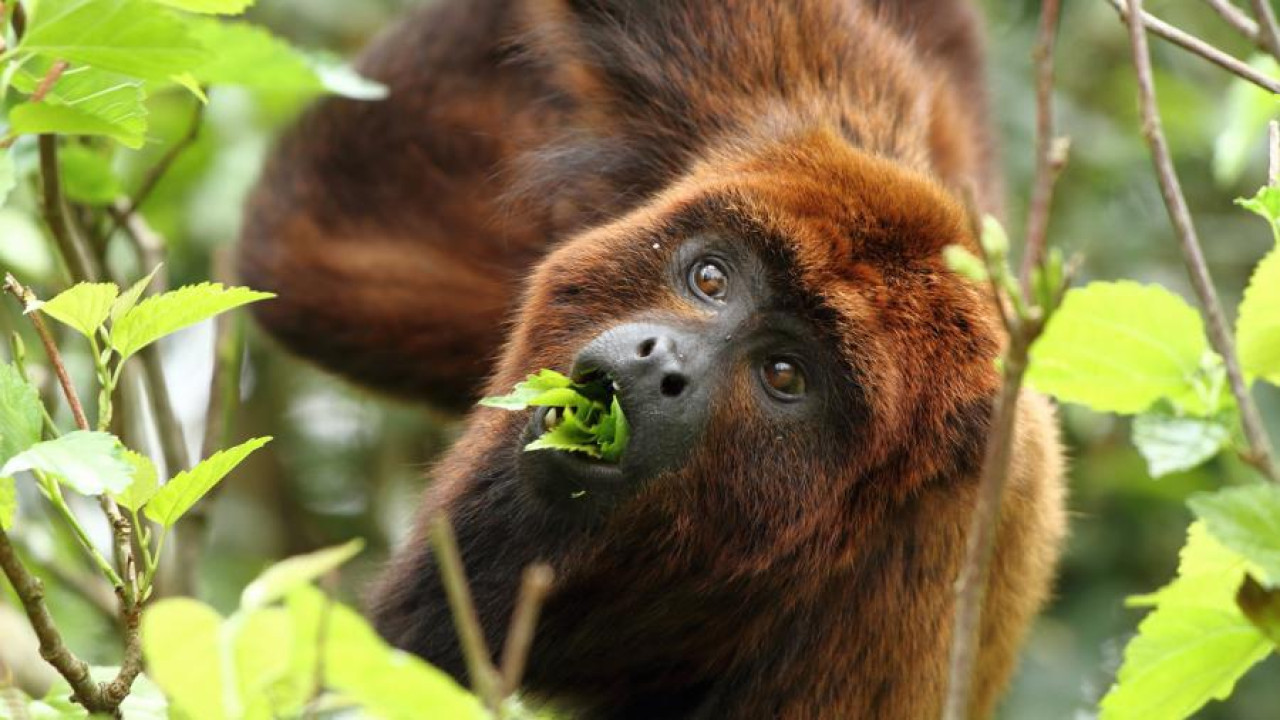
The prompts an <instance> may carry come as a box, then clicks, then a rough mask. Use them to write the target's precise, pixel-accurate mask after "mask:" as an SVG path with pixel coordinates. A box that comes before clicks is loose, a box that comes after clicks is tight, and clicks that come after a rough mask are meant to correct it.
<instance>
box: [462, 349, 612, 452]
mask: <svg viewBox="0 0 1280 720" xmlns="http://www.w3.org/2000/svg"><path fill="white" fill-rule="evenodd" d="M480 404H481V405H484V406H486V407H495V408H500V409H503V410H524V409H526V408H529V407H545V408H548V410H547V411H546V412H547V414H546V416H545V417H546V419H547V422H546V425H547V427H548V428H549V429H548V430H547V431H546V432H544V433H543V434H542V436H541V437H539V438H538V439H536V440H534V441H533V442H531V443H529V444H528V445H525V448H524V449H525V450H563V451H566V452H578V453H582V454H584V455H589V456H591V457H593V458H598V459H602V460H605V461H606V462H615V463H616V462H618V460H619V459H620V458H621V457H622V452H623V450H625V449H626V447H627V442H628V441H629V440H630V437H631V433H630V427H629V426H628V425H627V420H626V418H625V417H623V415H622V405H621V404H619V402H618V398H617V396H616V395H615V394H614V386H613V383H612V382H611V381H609V380H608V379H607V378H600V379H596V380H591V381H588V382H583V383H575V382H573V381H572V380H571V379H569V378H567V377H565V376H564V375H561V374H560V373H558V372H555V371H554V370H542V371H539V372H538V373H536V374H534V375H530V376H529V378H528V379H527V380H525V381H524V382H522V383H519V384H517V385H516V387H515V389H513V390H512V392H511V393H510V394H509V395H504V396H502V397H490V398H485V399H483V400H481V401H480Z"/></svg>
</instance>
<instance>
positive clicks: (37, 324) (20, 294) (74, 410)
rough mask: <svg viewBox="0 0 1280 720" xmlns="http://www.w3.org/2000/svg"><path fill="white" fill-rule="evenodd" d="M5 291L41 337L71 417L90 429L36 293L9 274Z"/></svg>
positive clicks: (5, 280) (82, 428) (87, 418)
mask: <svg viewBox="0 0 1280 720" xmlns="http://www.w3.org/2000/svg"><path fill="white" fill-rule="evenodd" d="M4 289H5V290H6V291H7V292H8V293H9V294H11V295H13V296H14V297H15V298H17V299H18V302H20V303H22V311H23V313H25V314H26V316H27V319H28V320H30V321H31V326H32V327H33V328H35V331H36V335H37V336H39V337H40V344H41V345H44V354H45V356H46V357H47V358H49V364H50V365H51V366H53V373H54V375H55V376H57V378H58V384H59V385H61V386H62V396H63V397H64V398H66V400H67V405H68V406H70V408H71V416H72V417H73V418H75V422H76V427H78V428H80V429H81V430H88V429H89V417H88V416H87V415H85V414H84V405H82V404H81V403H80V395H79V393H77V392H76V385H75V383H74V382H72V380H71V374H70V373H68V372H67V366H66V364H65V363H64V362H62V353H61V352H59V351H58V343H57V342H55V341H54V339H53V334H52V333H50V332H49V327H48V326H47V325H45V324H44V316H43V315H41V313H40V303H39V301H38V300H37V299H36V296H35V293H33V292H31V290H30V288H26V287H23V286H22V284H21V283H19V282H18V279H17V278H15V277H14V276H13V275H10V274H8V273H6V274H5V277H4Z"/></svg>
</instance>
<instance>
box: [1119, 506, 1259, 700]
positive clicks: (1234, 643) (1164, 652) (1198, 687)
mask: <svg viewBox="0 0 1280 720" xmlns="http://www.w3.org/2000/svg"><path fill="white" fill-rule="evenodd" d="M1181 555H1182V561H1181V563H1180V565H1179V570H1178V577H1177V578H1176V579H1175V580H1174V581H1173V582H1172V583H1170V584H1169V585H1168V586H1166V587H1165V588H1163V589H1162V590H1160V591H1158V592H1156V593H1154V594H1152V595H1150V596H1147V597H1146V598H1140V599H1139V600H1140V601H1143V602H1155V603H1157V604H1158V605H1157V607H1156V609H1155V610H1153V611H1152V612H1151V613H1149V614H1148V615H1147V617H1146V618H1144V619H1143V621H1142V623H1141V624H1140V625H1139V626H1138V636H1137V637H1135V638H1134V639H1133V640H1132V641H1130V643H1129V645H1128V646H1127V647H1126V648H1125V654H1124V664H1123V665H1122V666H1121V668H1120V672H1119V673H1118V675H1117V678H1116V685H1115V686H1114V687H1112V688H1111V691H1110V692H1108V693H1107V696H1106V697H1105V698H1103V700H1102V705H1101V710H1102V713H1101V717H1102V718H1104V719H1111V718H1125V719H1127V718H1183V717H1187V716H1189V715H1191V714H1192V713H1194V712H1195V711H1196V710H1198V709H1199V708H1200V707H1202V706H1203V705H1204V704H1205V703H1207V702H1209V701H1210V700H1213V699H1222V698H1225V697H1227V696H1228V695H1230V694H1231V689H1232V688H1233V687H1234V686H1235V683H1236V680H1238V679H1239V678H1240V677H1241V676H1242V675H1244V673H1245V672H1247V671H1248V670H1249V668H1251V667H1252V666H1253V665H1254V664H1256V663H1257V662H1258V661H1259V660H1261V659H1262V658H1263V657H1265V656H1266V655H1267V653H1268V652H1269V644H1268V643H1267V641H1266V639H1265V638H1264V637H1263V635H1262V633H1261V632H1260V631H1259V630H1258V629H1257V628H1256V627H1254V626H1253V624H1251V623H1250V622H1249V620H1248V619H1247V618H1246V617H1245V616H1244V614H1243V613H1242V612H1241V610H1240V608H1239V607H1238V606H1237V605H1236V602H1235V594H1236V588H1238V587H1239V586H1240V583H1241V582H1242V581H1243V579H1244V576H1245V561H1244V559H1243V558H1241V557H1240V556H1238V555H1236V554H1234V553H1232V552H1231V551H1230V550H1228V549H1226V548H1224V547H1223V546H1222V545H1221V544H1220V543H1218V542H1217V541H1216V540H1214V539H1213V538H1212V537H1211V536H1210V535H1209V533H1208V531H1207V530H1206V529H1205V527H1204V525H1203V524H1201V523H1195V524H1193V525H1192V526H1191V528H1190V530H1189V531H1188V536H1187V544H1186V546H1184V547H1183V549H1182V553H1181Z"/></svg>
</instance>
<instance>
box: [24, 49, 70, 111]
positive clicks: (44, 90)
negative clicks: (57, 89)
mask: <svg viewBox="0 0 1280 720" xmlns="http://www.w3.org/2000/svg"><path fill="white" fill-rule="evenodd" d="M66 69H67V61H66V60H54V61H53V64H52V65H50V66H49V71H48V72H46V73H45V74H44V77H42V78H40V84H39V85H37V86H36V91H35V92H33V93H31V98H30V102H33V103H38V102H40V101H41V100H44V98H45V96H46V95H48V94H49V91H50V90H52V89H53V86H54V85H56V84H57V82H58V78H60V77H62V73H64V72H66Z"/></svg>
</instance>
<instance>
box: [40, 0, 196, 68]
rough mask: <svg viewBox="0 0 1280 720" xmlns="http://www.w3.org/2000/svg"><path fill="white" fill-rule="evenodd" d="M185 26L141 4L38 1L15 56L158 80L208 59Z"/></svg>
mask: <svg viewBox="0 0 1280 720" xmlns="http://www.w3.org/2000/svg"><path fill="white" fill-rule="evenodd" d="M185 26H186V23H185V22H184V21H183V20H182V19H180V18H178V17H177V16H176V15H174V14H173V13H170V12H167V11H165V10H163V9H161V8H158V7H156V6H155V4H153V3H151V2H147V0H40V2H39V4H37V5H35V6H34V11H33V12H32V13H31V15H30V19H29V21H28V23H27V32H26V34H25V35H24V36H23V38H22V42H21V43H19V45H18V48H17V51H18V52H29V53H34V54H36V55H40V56H42V57H45V58H48V59H50V60H66V61H68V62H70V63H73V64H81V63H83V64H85V65H90V66H93V67H95V68H98V69H101V70H109V71H111V72H117V73H122V74H125V75H130V76H133V77H138V78H145V79H148V80H164V79H167V78H168V77H169V76H171V75H174V74H176V73H181V72H184V71H187V70H191V69H193V68H195V67H196V66H198V65H200V63H202V62H203V61H205V60H206V59H207V58H208V57H209V53H208V52H206V51H205V49H204V47H203V46H201V45H200V43H199V42H198V41H197V40H195V39H194V38H192V37H191V36H190V35H189V34H188V33H187V30H186V27H185Z"/></svg>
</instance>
